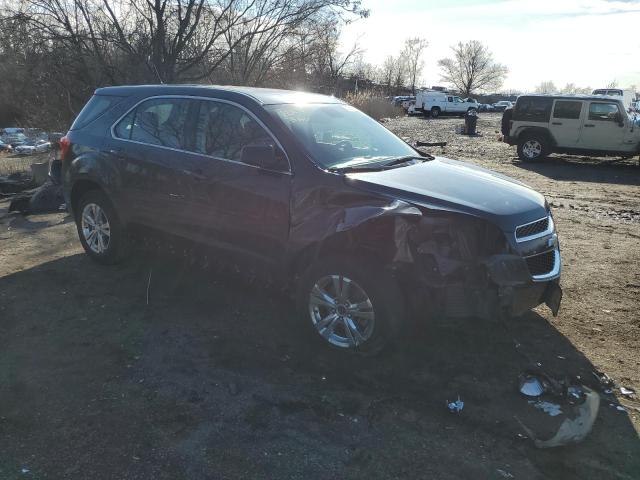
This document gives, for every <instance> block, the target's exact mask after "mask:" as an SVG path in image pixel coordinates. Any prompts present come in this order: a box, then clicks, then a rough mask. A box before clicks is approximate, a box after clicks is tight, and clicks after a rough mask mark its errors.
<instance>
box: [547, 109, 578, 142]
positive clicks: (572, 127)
mask: <svg viewBox="0 0 640 480" xmlns="http://www.w3.org/2000/svg"><path fill="white" fill-rule="evenodd" d="M584 104H585V102H582V101H580V100H556V101H555V103H554V105H553V111H552V114H551V126H550V130H551V134H552V135H553V138H555V140H556V143H557V145H558V146H559V147H565V148H569V147H575V146H576V145H577V143H578V140H579V139H580V132H581V131H582V113H583V112H582V110H583V105H584Z"/></svg>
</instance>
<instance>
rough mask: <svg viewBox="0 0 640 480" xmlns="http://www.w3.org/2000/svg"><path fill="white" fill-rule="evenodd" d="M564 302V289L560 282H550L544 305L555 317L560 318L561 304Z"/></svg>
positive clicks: (545, 293)
mask: <svg viewBox="0 0 640 480" xmlns="http://www.w3.org/2000/svg"><path fill="white" fill-rule="evenodd" d="M561 302H562V288H560V284H559V283H558V282H549V285H547V289H546V290H545V292H544V303H545V305H546V306H547V307H549V309H550V310H551V313H553V316H554V317H557V316H558V311H559V310H560V303H561Z"/></svg>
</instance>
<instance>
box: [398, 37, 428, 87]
mask: <svg viewBox="0 0 640 480" xmlns="http://www.w3.org/2000/svg"><path fill="white" fill-rule="evenodd" d="M428 45H429V42H427V41H426V40H425V39H423V38H420V37H414V38H408V39H406V40H405V42H404V49H403V50H402V59H403V61H404V62H405V71H406V73H407V77H408V81H409V83H410V84H411V93H413V94H414V95H415V93H416V81H417V80H418V78H419V77H420V75H421V73H422V69H423V68H424V61H423V60H422V54H423V52H424V50H425V48H427V46H428Z"/></svg>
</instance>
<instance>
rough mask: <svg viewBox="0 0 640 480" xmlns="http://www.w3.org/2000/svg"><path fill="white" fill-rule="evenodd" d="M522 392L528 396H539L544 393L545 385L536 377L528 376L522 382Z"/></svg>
mask: <svg viewBox="0 0 640 480" xmlns="http://www.w3.org/2000/svg"><path fill="white" fill-rule="evenodd" d="M520 393H522V394H523V395H526V396H527V397H539V396H540V395H542V394H543V393H544V387H543V386H542V383H541V382H540V380H538V379H537V378H536V377H528V378H526V379H524V380H523V381H522V383H521V384H520Z"/></svg>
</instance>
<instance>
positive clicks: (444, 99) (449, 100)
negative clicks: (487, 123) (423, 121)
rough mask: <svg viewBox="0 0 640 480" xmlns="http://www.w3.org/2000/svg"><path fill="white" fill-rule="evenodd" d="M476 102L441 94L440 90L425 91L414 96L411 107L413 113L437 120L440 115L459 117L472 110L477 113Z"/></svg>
mask: <svg viewBox="0 0 640 480" xmlns="http://www.w3.org/2000/svg"><path fill="white" fill-rule="evenodd" d="M478 106H479V104H478V102H476V101H475V100H473V99H469V98H467V99H464V100H463V99H462V98H460V97H458V96H456V95H451V94H449V93H445V92H441V91H440V90H432V89H425V90H420V91H419V92H418V93H417V94H416V101H415V104H414V106H413V110H414V111H415V112H422V114H423V115H425V116H431V117H432V118H437V117H439V116H440V115H445V114H449V115H461V116H464V115H465V114H466V113H467V112H469V111H471V110H474V111H476V112H477V111H478Z"/></svg>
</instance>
